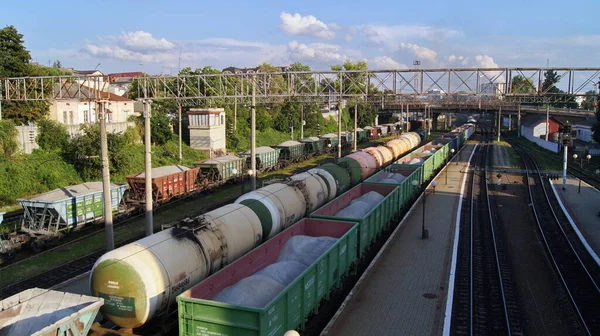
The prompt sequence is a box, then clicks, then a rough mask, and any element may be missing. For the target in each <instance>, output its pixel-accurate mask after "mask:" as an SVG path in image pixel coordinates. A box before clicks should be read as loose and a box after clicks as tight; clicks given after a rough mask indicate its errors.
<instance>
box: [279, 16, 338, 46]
mask: <svg viewBox="0 0 600 336" xmlns="http://www.w3.org/2000/svg"><path fill="white" fill-rule="evenodd" d="M280 18H281V24H280V25H279V29H280V30H282V31H283V32H285V33H287V34H290V35H304V36H312V37H316V38H321V39H326V40H332V39H334V38H335V33H334V32H333V31H332V30H334V29H339V28H340V26H338V25H337V24H329V25H327V24H326V23H324V22H323V21H319V20H318V19H317V18H316V17H314V16H312V15H307V16H302V15H300V14H299V13H296V14H290V13H286V12H282V13H281V15H280Z"/></svg>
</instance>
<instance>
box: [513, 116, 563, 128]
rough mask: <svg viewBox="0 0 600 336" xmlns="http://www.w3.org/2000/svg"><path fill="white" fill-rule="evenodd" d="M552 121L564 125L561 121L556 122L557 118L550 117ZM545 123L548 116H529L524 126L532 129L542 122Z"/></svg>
mask: <svg viewBox="0 0 600 336" xmlns="http://www.w3.org/2000/svg"><path fill="white" fill-rule="evenodd" d="M550 120H551V121H553V122H555V123H558V124H561V125H562V123H561V122H560V121H558V120H556V118H555V117H550ZM545 121H546V116H543V115H538V116H529V117H527V119H525V121H523V123H522V125H523V126H525V127H529V128H531V127H535V126H536V125H537V124H539V123H541V122H545Z"/></svg>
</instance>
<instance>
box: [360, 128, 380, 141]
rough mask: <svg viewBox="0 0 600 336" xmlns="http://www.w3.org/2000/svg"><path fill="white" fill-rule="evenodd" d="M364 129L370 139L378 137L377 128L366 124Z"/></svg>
mask: <svg viewBox="0 0 600 336" xmlns="http://www.w3.org/2000/svg"><path fill="white" fill-rule="evenodd" d="M363 129H364V130H365V131H366V132H367V137H368V138H369V139H377V138H378V136H379V134H378V133H377V129H376V128H374V127H371V126H365V127H363Z"/></svg>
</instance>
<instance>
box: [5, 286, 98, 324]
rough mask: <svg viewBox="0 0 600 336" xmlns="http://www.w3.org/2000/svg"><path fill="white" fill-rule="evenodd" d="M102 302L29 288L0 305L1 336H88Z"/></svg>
mask: <svg viewBox="0 0 600 336" xmlns="http://www.w3.org/2000/svg"><path fill="white" fill-rule="evenodd" d="M103 304H104V300H103V299H101V298H97V297H93V296H85V295H78V294H71V293H65V292H58V291H53V290H47V289H40V288H31V289H27V290H25V291H23V292H21V293H19V294H16V295H13V296H11V297H8V298H6V299H4V300H2V301H0V308H1V309H0V336H30V335H34V336H35V335H40V336H41V335H56V336H67V335H87V334H88V332H89V330H90V327H91V326H92V323H94V319H95V318H96V315H97V314H98V310H99V309H100V307H101V306H102V305H103Z"/></svg>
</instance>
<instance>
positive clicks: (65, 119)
mask: <svg viewBox="0 0 600 336" xmlns="http://www.w3.org/2000/svg"><path fill="white" fill-rule="evenodd" d="M63 123H65V124H67V123H68V121H67V111H63Z"/></svg>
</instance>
